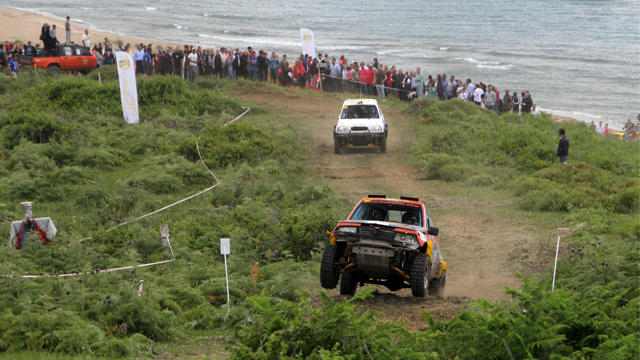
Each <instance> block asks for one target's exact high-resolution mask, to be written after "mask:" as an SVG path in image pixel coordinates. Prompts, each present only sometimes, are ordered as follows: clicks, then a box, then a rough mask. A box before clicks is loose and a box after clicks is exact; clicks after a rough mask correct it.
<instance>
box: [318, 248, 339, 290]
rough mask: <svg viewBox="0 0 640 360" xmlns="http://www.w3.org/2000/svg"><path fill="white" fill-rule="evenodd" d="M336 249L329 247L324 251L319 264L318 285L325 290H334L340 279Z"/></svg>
mask: <svg viewBox="0 0 640 360" xmlns="http://www.w3.org/2000/svg"><path fill="white" fill-rule="evenodd" d="M339 257H340V255H339V254H338V247H337V246H333V245H329V246H327V247H326V248H325V249H324V253H323V254H322V262H321V263H320V285H321V286H322V287H323V288H325V289H335V288H336V286H338V280H339V279H340V268H339V267H338V266H337V263H338V259H339Z"/></svg>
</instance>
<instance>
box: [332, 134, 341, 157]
mask: <svg viewBox="0 0 640 360" xmlns="http://www.w3.org/2000/svg"><path fill="white" fill-rule="evenodd" d="M333 152H334V153H336V155H338V154H340V140H338V139H337V138H334V139H333Z"/></svg>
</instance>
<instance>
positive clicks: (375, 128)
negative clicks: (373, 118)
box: [369, 125, 382, 132]
mask: <svg viewBox="0 0 640 360" xmlns="http://www.w3.org/2000/svg"><path fill="white" fill-rule="evenodd" d="M369 131H371V132H381V131H382V126H380V125H373V126H371V127H370V128H369Z"/></svg>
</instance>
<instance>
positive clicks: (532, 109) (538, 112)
mask: <svg viewBox="0 0 640 360" xmlns="http://www.w3.org/2000/svg"><path fill="white" fill-rule="evenodd" d="M531 115H540V111H538V109H537V108H536V104H533V107H532V108H531Z"/></svg>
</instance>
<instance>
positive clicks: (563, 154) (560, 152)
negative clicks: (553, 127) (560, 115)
mask: <svg viewBox="0 0 640 360" xmlns="http://www.w3.org/2000/svg"><path fill="white" fill-rule="evenodd" d="M558 136H560V143H559V144H558V149H557V150H556V156H557V157H558V159H560V163H561V164H566V163H567V159H568V158H569V139H567V136H566V135H565V131H564V129H560V130H558Z"/></svg>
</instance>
